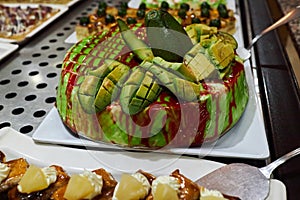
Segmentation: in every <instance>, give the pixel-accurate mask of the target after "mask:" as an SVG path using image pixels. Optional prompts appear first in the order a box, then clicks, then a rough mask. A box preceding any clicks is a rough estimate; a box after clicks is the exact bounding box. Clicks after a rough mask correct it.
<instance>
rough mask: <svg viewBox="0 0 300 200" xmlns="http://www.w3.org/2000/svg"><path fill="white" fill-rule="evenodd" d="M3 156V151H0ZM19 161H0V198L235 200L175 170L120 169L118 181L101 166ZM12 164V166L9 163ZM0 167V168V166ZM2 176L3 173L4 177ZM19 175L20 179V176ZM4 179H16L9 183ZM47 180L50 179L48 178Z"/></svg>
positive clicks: (55, 199)
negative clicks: (73, 168)
mask: <svg viewBox="0 0 300 200" xmlns="http://www.w3.org/2000/svg"><path fill="white" fill-rule="evenodd" d="M0 153H1V154H3V155H4V153H3V152H1V151H0ZM20 160H24V162H25V163H27V161H26V160H25V159H23V158H19V159H16V160H10V161H5V159H2V160H0V166H6V167H7V168H8V169H9V173H8V174H6V175H5V174H4V173H3V170H0V175H1V177H3V180H2V181H1V182H0V189H1V190H0V197H1V199H7V200H16V199H54V200H82V199H93V200H98V199H99V200H104V199H106V200H107V199H115V200H147V199H148V200H149V199H153V200H165V199H174V200H176V199H177V200H199V199H200V200H202V199H205V200H210V199H211V200H213V199H219V200H237V199H238V198H235V197H229V196H226V195H223V194H221V193H220V192H218V191H216V190H208V189H206V188H204V187H202V186H199V185H197V184H196V183H194V182H193V181H192V180H190V179H189V178H187V177H186V176H184V175H183V174H181V173H180V171H179V169H176V170H175V171H173V172H172V173H171V174H170V175H163V176H157V177H156V176H154V175H153V174H151V173H148V172H145V171H142V170H138V171H136V172H135V173H132V174H130V173H124V172H122V174H121V178H120V180H119V182H118V181H117V180H116V179H115V178H114V177H113V176H112V174H110V173H109V172H108V171H106V170H105V169H103V168H98V169H95V170H86V169H84V170H82V171H83V172H82V173H75V174H71V175H69V174H68V173H66V172H65V171H64V169H63V168H62V167H60V166H57V165H51V166H49V167H43V168H40V167H38V166H35V165H33V164H27V165H28V166H27V167H26V168H25V170H21V171H20V173H19V174H15V173H14V172H16V171H19V170H20V169H23V165H22V163H20V162H19V161H20ZM11 163H14V165H11ZM0 169H2V167H1V168H0ZM4 175H5V176H4ZM20 175H21V178H20ZM8 179H14V180H17V181H16V182H15V183H14V184H13V185H12V184H9V181H8ZM50 179H51V181H49V180H50Z"/></svg>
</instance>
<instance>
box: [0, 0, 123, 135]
mask: <svg viewBox="0 0 300 200" xmlns="http://www.w3.org/2000/svg"><path fill="white" fill-rule="evenodd" d="M108 3H109V4H110V3H111V2H110V1H108ZM114 3H118V2H116V1H114ZM97 6H98V1H97V0H85V1H80V2H78V3H76V4H75V5H73V6H72V7H70V9H69V11H68V12H66V13H65V14H63V15H62V16H61V17H60V18H59V19H57V20H55V21H54V22H52V23H51V24H49V25H48V26H47V27H46V28H45V29H43V30H42V31H40V32H39V33H38V34H36V35H35V36H34V37H32V38H30V39H29V40H28V41H24V42H23V44H20V47H19V49H18V50H17V51H15V52H14V53H12V54H11V55H9V56H8V57H7V58H5V59H4V60H2V61H1V62H0V93H1V95H0V128H3V127H12V128H13V129H15V130H17V131H19V132H21V133H23V134H28V135H32V134H33V133H34V131H35V130H36V128H37V127H38V125H39V124H40V123H41V122H42V120H43V119H44V118H45V116H46V115H47V113H48V112H49V111H50V110H51V108H53V105H54V103H55V99H56V88H57V84H58V81H59V77H60V72H61V65H62V61H63V59H64V55H65V54H66V52H67V50H68V49H69V48H70V47H71V46H72V44H67V43H65V42H64V41H65V40H66V38H68V37H69V36H70V35H71V34H72V33H73V32H74V28H75V25H76V24H77V23H78V22H79V19H80V17H81V16H86V15H87V14H88V13H91V12H92V11H93V10H94V9H96V8H97ZM0 45H1V44H0Z"/></svg>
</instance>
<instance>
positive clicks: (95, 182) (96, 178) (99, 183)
mask: <svg viewBox="0 0 300 200" xmlns="http://www.w3.org/2000/svg"><path fill="white" fill-rule="evenodd" d="M80 176H83V177H86V178H87V179H88V180H89V182H90V183H91V184H92V186H93V188H94V191H93V192H92V193H90V194H89V195H87V196H86V197H85V199H92V198H94V197H95V196H97V195H99V194H101V191H102V187H103V179H102V176H100V175H98V174H96V173H95V172H91V171H88V170H84V172H83V174H80Z"/></svg>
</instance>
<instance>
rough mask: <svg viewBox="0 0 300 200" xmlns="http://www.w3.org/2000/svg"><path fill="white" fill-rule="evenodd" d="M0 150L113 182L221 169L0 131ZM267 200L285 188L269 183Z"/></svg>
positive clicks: (280, 199) (282, 199)
mask: <svg viewBox="0 0 300 200" xmlns="http://www.w3.org/2000/svg"><path fill="white" fill-rule="evenodd" d="M0 150H1V151H3V152H4V153H5V154H6V155H7V160H10V159H14V158H20V157H24V158H26V159H27V161H28V162H29V163H31V164H35V165H38V166H49V165H52V164H56V165H60V166H62V167H63V168H64V169H65V170H66V171H68V172H69V173H77V172H81V171H82V170H83V169H90V170H92V169H96V168H101V167H102V168H105V169H106V170H108V171H109V172H111V173H112V175H113V176H114V177H116V179H118V178H119V177H120V175H121V173H123V172H127V173H132V172H135V171H137V170H138V169H142V170H145V171H147V172H150V173H153V174H154V175H157V176H159V175H167V174H170V173H171V172H172V171H174V170H175V169H179V170H180V172H181V173H182V174H184V175H186V176H187V177H188V178H190V179H191V180H197V179H198V178H200V177H202V176H204V175H206V174H208V173H209V172H211V171H213V170H215V169H218V168H220V167H221V166H224V164H222V163H218V162H213V161H209V160H204V159H197V158H191V157H186V156H178V155H167V154H157V153H149V152H144V153H143V152H139V153H136V152H128V151H122V152H120V151H96V150H86V149H76V148H68V147H64V146H59V145H49V144H37V143H34V141H33V140H32V139H31V138H30V137H28V136H26V135H22V134H21V133H19V132H17V131H15V130H13V129H11V128H3V129H0ZM267 200H286V188H285V186H284V184H283V183H282V182H280V181H278V180H275V179H272V180H271V183H270V195H269V196H268V198H267Z"/></svg>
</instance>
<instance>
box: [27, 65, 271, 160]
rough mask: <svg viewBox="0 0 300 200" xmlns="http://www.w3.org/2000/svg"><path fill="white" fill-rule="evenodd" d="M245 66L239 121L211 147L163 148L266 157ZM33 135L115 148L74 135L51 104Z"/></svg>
mask: <svg viewBox="0 0 300 200" xmlns="http://www.w3.org/2000/svg"><path fill="white" fill-rule="evenodd" d="M246 63H248V62H246ZM245 69H246V77H247V81H248V85H249V93H250V95H249V97H250V98H249V102H248V104H247V107H246V110H245V112H244V114H243V116H242V117H241V119H240V120H239V122H238V123H237V124H236V125H235V126H234V127H233V128H232V129H231V130H229V131H228V132H227V133H226V134H225V135H224V136H223V137H222V138H220V139H219V141H218V142H217V143H216V144H215V145H214V146H213V147H212V145H209V146H207V147H201V148H196V147H195V148H188V149H186V148H172V149H168V150H167V151H164V152H168V153H174V154H190V155H199V156H216V157H238V158H253V159H266V158H268V157H269V148H268V142H267V139H266V134H265V128H264V122H263V118H262V115H261V109H260V106H259V103H258V99H257V97H256V93H255V87H254V83H253V77H252V74H251V69H250V66H249V63H248V65H247V64H245ZM32 137H33V139H34V140H35V141H37V142H43V143H53V144H64V145H75V146H88V147H97V148H102V149H106V148H110V149H111V148H113V149H116V148H117V147H116V146H113V145H108V144H103V143H96V142H92V141H89V140H85V139H81V138H77V137H74V136H73V135H72V134H71V133H70V132H69V131H68V130H67V129H66V127H65V126H64V124H63V123H62V120H61V118H60V116H59V114H58V112H57V109H56V108H55V107H54V108H52V110H51V111H50V112H49V113H48V115H47V116H46V117H45V119H44V120H43V121H42V123H41V124H40V126H39V127H38V128H37V129H36V131H35V132H34V134H33V136H32ZM254 147H255V148H254ZM118 149H119V148H118Z"/></svg>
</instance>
